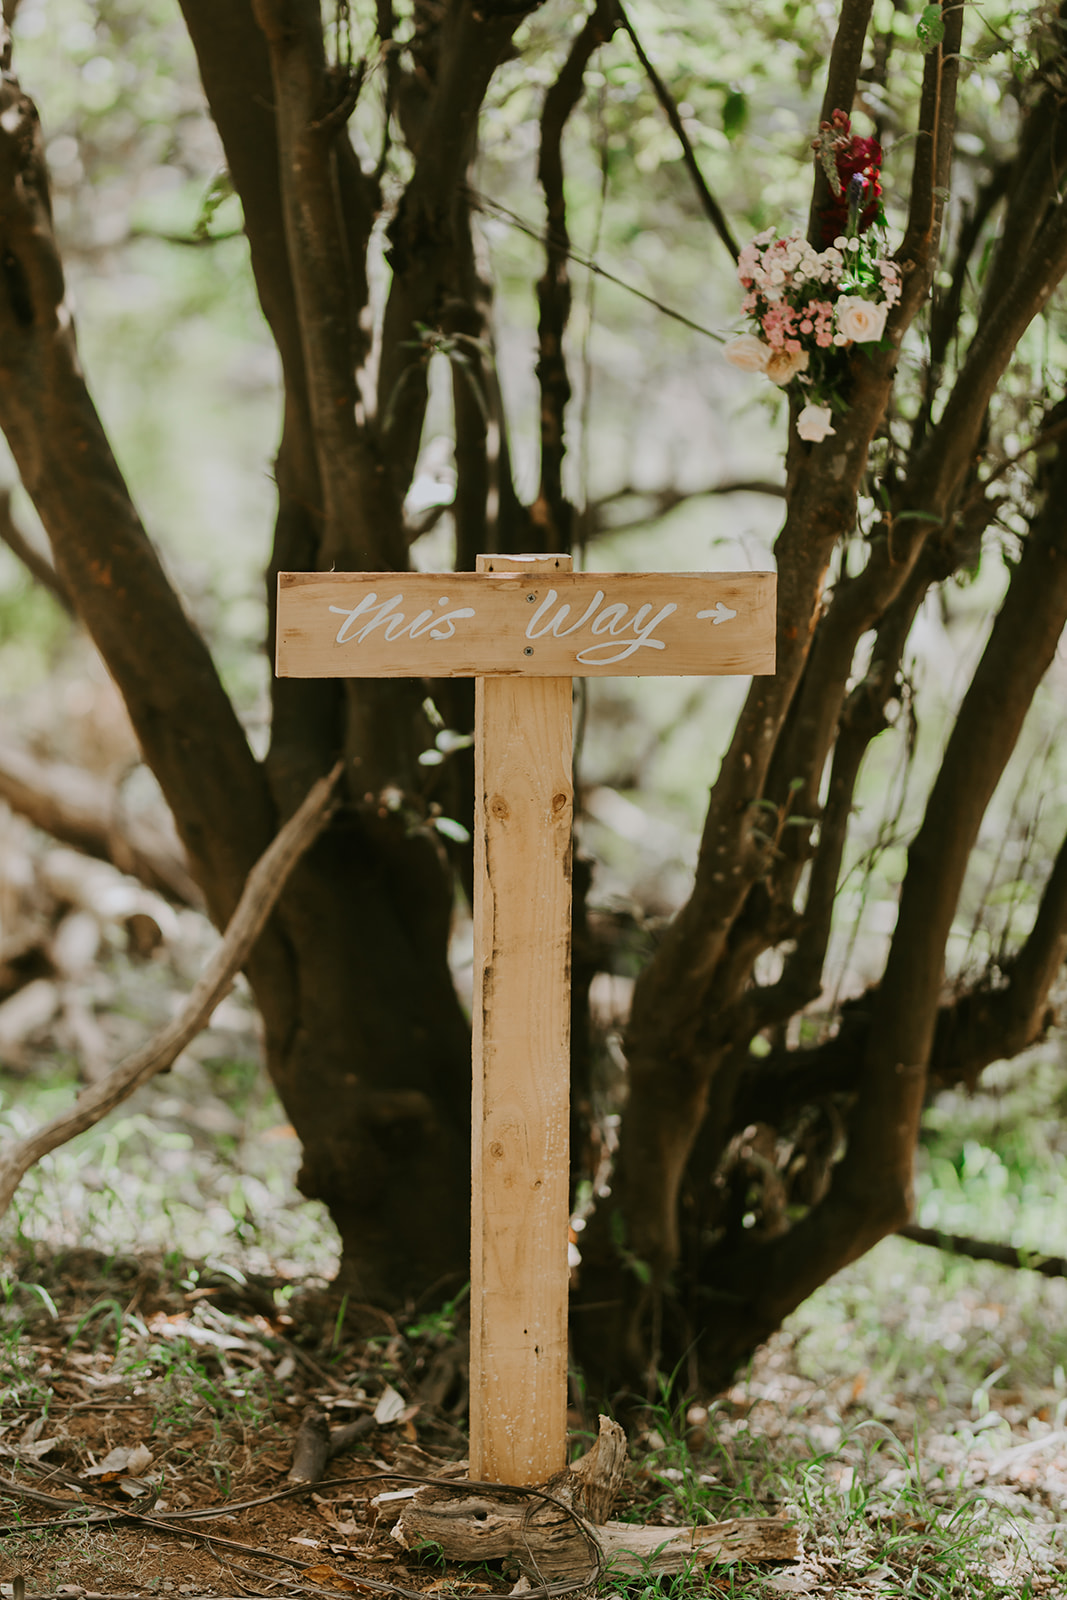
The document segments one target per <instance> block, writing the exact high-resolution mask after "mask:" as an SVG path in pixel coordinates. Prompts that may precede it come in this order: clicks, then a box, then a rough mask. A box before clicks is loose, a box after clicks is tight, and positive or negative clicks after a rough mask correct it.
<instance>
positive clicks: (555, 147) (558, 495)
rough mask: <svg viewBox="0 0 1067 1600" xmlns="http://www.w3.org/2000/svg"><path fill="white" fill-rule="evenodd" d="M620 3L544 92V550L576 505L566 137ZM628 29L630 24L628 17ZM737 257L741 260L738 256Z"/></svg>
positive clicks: (610, 1)
mask: <svg viewBox="0 0 1067 1600" xmlns="http://www.w3.org/2000/svg"><path fill="white" fill-rule="evenodd" d="M618 21H619V13H618V8H617V4H616V0H597V5H596V7H595V9H594V10H593V11H592V13H591V14H590V16H589V17H588V18H587V20H586V23H585V27H584V28H583V29H582V31H581V32H580V33H579V35H578V37H577V38H576V39H575V41H574V43H573V44H572V46H571V48H570V53H569V54H568V56H567V59H566V61H565V62H564V64H563V67H562V68H561V70H560V73H559V76H558V77H557V79H556V81H555V83H553V84H552V86H551V87H550V89H549V91H548V93H547V94H546V95H545V102H544V106H543V108H542V111H541V140H540V145H539V147H538V156H537V176H538V180H539V182H540V184H541V188H542V189H543V191H544V196H545V215H546V219H547V223H546V228H545V270H544V273H543V275H542V277H541V278H540V280H539V281H538V284H537V303H538V308H539V311H540V316H539V319H538V324H537V337H538V360H537V381H538V383H539V384H540V388H541V487H540V491H539V493H538V497H537V502H536V504H535V505H534V508H533V517H534V521H535V522H536V523H537V524H538V527H539V530H540V534H539V546H538V547H539V548H540V549H544V550H569V549H570V547H571V529H572V523H573V520H574V507H573V506H572V505H571V504H570V503H569V501H568V500H567V497H566V495H565V494H564V492H563V457H564V455H565V453H566V441H565V435H564V413H565V412H566V409H567V402H568V400H569V399H570V397H571V384H570V378H569V377H568V374H567V362H566V358H565V357H564V353H563V341H564V337H565V334H566V331H567V322H568V319H569V317H570V311H571V286H570V278H569V276H568V272H567V260H568V257H569V254H570V236H569V234H568V232H567V201H566V195H565V192H564V183H563V133H564V129H565V128H566V126H567V123H568V121H569V120H570V116H571V113H572V112H573V110H574V108H575V106H576V105H577V104H578V102H579V100H580V99H581V97H582V92H583V89H584V86H585V69H586V67H587V66H588V65H589V62H590V60H591V59H592V56H593V54H594V52H595V51H596V50H597V49H599V47H600V45H602V44H604V43H605V42H606V41H607V40H608V39H610V38H611V36H612V34H613V33H614V32H615V29H616V27H617V26H618ZM623 26H624V27H627V29H628V28H629V25H628V24H627V23H626V22H625V20H623ZM735 259H736V256H735Z"/></svg>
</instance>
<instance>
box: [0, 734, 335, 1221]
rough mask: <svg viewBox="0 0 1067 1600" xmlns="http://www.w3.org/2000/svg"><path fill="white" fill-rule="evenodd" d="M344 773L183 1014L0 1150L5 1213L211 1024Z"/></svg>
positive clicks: (278, 845) (288, 831) (302, 812)
mask: <svg viewBox="0 0 1067 1600" xmlns="http://www.w3.org/2000/svg"><path fill="white" fill-rule="evenodd" d="M340 772H341V769H340V766H337V767H335V768H334V770H333V772H332V773H331V774H330V775H329V777H327V778H321V779H320V780H319V782H318V783H317V784H316V785H315V786H314V788H313V789H312V790H311V792H310V793H309V794H308V796H307V799H306V800H305V801H304V804H303V805H302V806H301V807H300V808H299V810H298V811H297V812H296V813H295V815H294V816H292V817H290V819H289V821H288V822H287V823H286V824H285V826H284V827H283V828H282V830H281V832H280V833H279V834H278V835H277V837H276V838H275V839H274V840H273V841H272V842H271V844H270V845H269V846H268V848H267V849H266V851H265V852H264V854H263V855H262V857H261V858H260V860H259V861H257V862H256V864H255V866H254V867H253V869H252V871H251V872H250V873H249V876H248V882H247V883H246V884H245V887H244V890H243V892H242V894H241V898H240V900H239V901H238V903H237V905H236V907H235V909H234V912H233V916H232V917H231V918H230V921H229V925H228V926H227V928H226V933H225V935H224V937H223V939H222V942H221V944H220V945H219V947H218V949H217V950H216V951H215V953H214V955H213V956H212V957H211V959H210V960H209V961H208V963H207V965H206V967H205V968H204V970H203V972H202V973H201V974H200V977H199V978H198V979H197V981H196V983H195V985H194V986H193V989H192V992H191V993H190V995H189V998H188V1000H187V1001H186V1002H185V1005H184V1006H183V1007H182V1009H181V1011H180V1012H179V1013H178V1015H177V1016H176V1017H174V1018H173V1019H172V1020H171V1021H170V1022H168V1023H167V1024H166V1026H165V1027H163V1028H161V1029H160V1030H159V1032H158V1033H156V1034H155V1035H153V1037H152V1038H151V1039H149V1040H148V1041H147V1043H146V1044H144V1045H142V1046H141V1048H140V1049H139V1050H137V1051H135V1052H134V1053H133V1055H131V1056H128V1057H127V1058H126V1060H125V1061H121V1062H120V1063H119V1065H118V1066H117V1067H116V1068H115V1069H114V1071H113V1072H112V1073H111V1074H110V1075H109V1076H108V1077H107V1078H105V1079H104V1080H103V1081H102V1082H99V1083H95V1084H92V1085H90V1087H89V1088H87V1089H84V1090H83V1091H82V1093H81V1094H80V1095H79V1096H78V1099H77V1101H76V1102H75V1105H74V1107H73V1109H72V1110H70V1111H67V1112H63V1113H62V1114H61V1115H60V1116H58V1117H55V1118H54V1119H53V1120H52V1121H51V1122H48V1123H45V1124H44V1126H43V1127H40V1128H37V1129H36V1130H35V1131H34V1132H33V1133H30V1134H27V1135H26V1136H25V1137H24V1138H22V1139H18V1140H16V1141H14V1143H12V1144H10V1145H9V1146H8V1147H7V1149H5V1150H3V1151H0V1216H3V1214H4V1212H5V1211H6V1210H7V1208H8V1206H9V1205H10V1204H11V1199H12V1196H13V1195H14V1193H15V1190H16V1189H17V1188H18V1186H19V1184H20V1183H21V1182H22V1180H23V1178H24V1177H25V1176H26V1174H27V1172H28V1171H29V1170H30V1168H31V1167H32V1166H34V1165H35V1163H36V1162H38V1161H40V1159H41V1157H42V1156H46V1155H48V1153H49V1152H50V1151H52V1150H57V1149H58V1148H59V1146H60V1145H63V1144H67V1143H68V1142H69V1141H70V1140H71V1139H73V1138H75V1137H76V1136H77V1135H78V1134H79V1133H84V1132H85V1130H86V1129H87V1128H92V1127H94V1126H95V1125H96V1123H98V1122H99V1121H100V1120H101V1118H102V1117H105V1116H107V1114H108V1112H109V1111H113V1110H114V1109H115V1107H116V1106H118V1105H121V1104H122V1102H123V1101H124V1100H126V1099H128V1098H129V1096H130V1095H131V1094H132V1093H133V1092H134V1090H135V1089H139V1088H140V1087H141V1085H142V1084H145V1083H147V1082H148V1081H149V1080H150V1079H151V1078H154V1077H155V1076H156V1075H157V1074H158V1073H160V1072H165V1071H166V1069H167V1068H168V1067H170V1066H173V1064H174V1062H175V1061H176V1060H177V1058H178V1056H179V1055H180V1054H181V1052H182V1051H183V1050H184V1049H185V1048H186V1046H187V1045H188V1044H189V1043H190V1042H191V1041H192V1040H193V1039H195V1038H196V1036H197V1034H198V1033H200V1032H201V1030H202V1029H203V1028H205V1027H206V1026H207V1023H208V1022H209V1020H210V1018H211V1013H212V1012H213V1011H214V1010H215V1007H216V1006H217V1005H218V1003H219V1001H220V1000H221V999H222V997H223V995H224V994H226V992H227V990H228V989H229V987H230V985H231V983H232V982H233V978H234V975H235V973H237V972H238V971H239V970H240V969H241V967H242V966H243V965H244V964H245V962H246V961H247V959H248V956H249V954H250V952H251V949H252V946H253V945H254V944H255V942H256V940H257V939H258V938H259V935H260V932H261V931H262V929H263V927H264V925H265V923H266V921H267V918H268V917H269V916H270V913H271V911H272V910H273V908H274V905H275V903H276V901H277V899H278V896H279V895H280V894H281V892H282V890H283V889H284V887H285V884H286V881H287V879H288V877H289V874H290V873H291V872H292V870H293V868H294V867H295V865H296V863H297V862H298V861H299V859H300V857H301V856H302V855H303V854H304V852H305V851H306V850H307V849H308V848H309V847H310V845H311V844H313V843H314V841H315V839H316V838H317V837H318V835H319V833H320V832H321V831H322V829H323V827H324V826H325V824H326V821H327V818H328V816H329V807H330V796H331V794H332V791H333V788H334V785H335V784H336V782H337V779H338V778H339V776H340Z"/></svg>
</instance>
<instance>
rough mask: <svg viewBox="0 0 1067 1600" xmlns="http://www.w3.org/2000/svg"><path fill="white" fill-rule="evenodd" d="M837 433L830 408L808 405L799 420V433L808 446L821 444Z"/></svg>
mask: <svg viewBox="0 0 1067 1600" xmlns="http://www.w3.org/2000/svg"><path fill="white" fill-rule="evenodd" d="M836 431H837V430H836V429H835V428H834V426H833V424H832V422H831V412H830V407H829V406H812V405H807V406H805V407H804V409H803V411H802V412H801V413H800V415H799V417H798V418H797V432H798V433H799V435H800V437H801V438H802V439H806V440H807V442H808V444H820V443H821V442H822V440H823V439H826V438H828V437H829V435H830V434H831V433H836Z"/></svg>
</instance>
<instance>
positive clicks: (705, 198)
mask: <svg viewBox="0 0 1067 1600" xmlns="http://www.w3.org/2000/svg"><path fill="white" fill-rule="evenodd" d="M615 9H616V11H617V12H618V17H619V22H620V23H621V24H622V26H623V28H624V29H625V30H626V32H627V33H628V34H629V36H630V42H631V43H632V45H633V47H634V50H635V52H636V54H637V59H638V60H639V61H640V63H641V65H642V66H643V67H644V69H645V72H646V73H647V74H648V79H649V82H650V83H651V85H652V87H653V89H654V90H655V92H656V99H657V100H658V101H659V103H660V105H661V106H662V107H663V110H664V112H665V113H666V117H667V121H668V122H669V123H670V125H671V127H672V128H673V130H674V133H675V137H676V138H677V140H678V143H679V144H680V145H681V147H682V158H683V160H684V161H685V165H686V169H687V171H688V173H689V176H690V177H691V178H692V180H693V186H694V188H695V189H696V192H697V195H698V197H699V199H700V203H701V205H702V206H703V208H704V213H705V215H706V216H707V219H708V221H709V222H710V223H711V225H712V227H713V228H714V229H715V232H716V233H717V234H718V235H719V238H720V239H721V240H722V242H723V244H724V245H725V246H726V248H727V250H729V252H730V257H731V259H732V260H733V261H736V260H737V258H738V256H739V255H740V254H741V251H740V249H739V248H738V245H737V241H736V240H735V238H734V236H733V234H732V233H731V232H730V225H729V223H728V222H727V220H726V216H725V214H724V212H723V210H722V207H721V206H720V205H719V202H718V201H717V200H716V199H715V196H714V195H713V194H712V192H711V190H710V189H709V188H708V186H707V183H706V182H705V180H704V174H703V173H702V172H701V170H700V165H699V163H698V161H697V158H696V152H695V150H694V149H693V145H692V141H691V140H690V138H689V135H688V134H687V133H686V131H685V124H684V123H683V122H682V119H681V116H680V114H679V111H678V107H677V105H676V104H675V102H674V96H673V95H672V94H671V91H670V90H669V89H668V87H667V85H666V84H665V83H664V81H663V79H662V78H661V77H660V75H659V73H658V72H657V71H656V68H655V67H654V66H653V64H652V62H651V61H650V60H649V57H648V54H647V52H646V51H645V48H644V46H643V45H642V43H641V41H640V39H639V38H638V37H637V34H636V32H635V31H634V25H633V23H632V22H631V21H630V19H629V17H628V16H627V15H626V12H625V11H624V10H623V7H622V4H621V0H615Z"/></svg>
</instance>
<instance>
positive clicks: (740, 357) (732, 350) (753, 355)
mask: <svg viewBox="0 0 1067 1600" xmlns="http://www.w3.org/2000/svg"><path fill="white" fill-rule="evenodd" d="M723 355H724V356H725V357H726V359H727V361H728V362H729V363H730V365H731V366H732V367H739V368H740V369H741V371H742V372H766V370H767V363H768V361H769V360H770V359H771V347H770V345H769V344H764V342H763V340H762V339H757V338H756V335H755V334H754V333H739V334H738V336H737V338H736V339H731V340H730V343H729V344H728V345H727V346H726V348H725V350H724V351H723Z"/></svg>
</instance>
